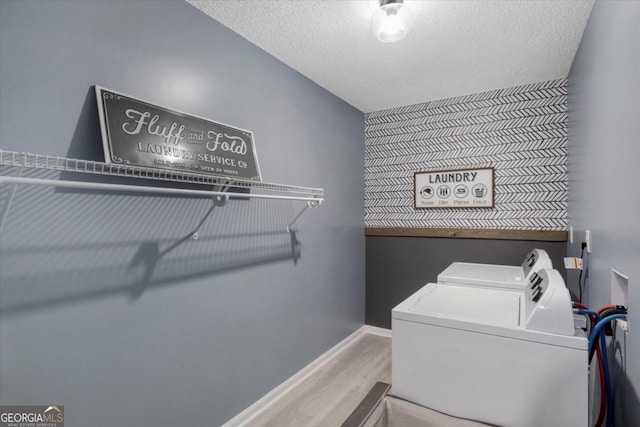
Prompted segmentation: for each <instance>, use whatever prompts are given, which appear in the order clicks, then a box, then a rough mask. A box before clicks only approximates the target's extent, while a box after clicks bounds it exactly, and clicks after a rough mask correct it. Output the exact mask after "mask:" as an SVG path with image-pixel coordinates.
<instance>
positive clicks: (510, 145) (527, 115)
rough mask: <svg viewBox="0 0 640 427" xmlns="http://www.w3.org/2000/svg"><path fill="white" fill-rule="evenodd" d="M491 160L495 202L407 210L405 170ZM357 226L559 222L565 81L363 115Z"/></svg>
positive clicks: (563, 195) (529, 226)
mask: <svg viewBox="0 0 640 427" xmlns="http://www.w3.org/2000/svg"><path fill="white" fill-rule="evenodd" d="M487 166H493V167H494V168H495V209H414V207H413V173H414V172H417V171H430V170H442V169H467V168H479V167H487ZM365 225H366V227H408V228H475V229H507V230H553V231H563V230H566V229H567V80H566V79H559V80H550V81H546V82H541V83H534V84H529V85H525V86H517V87H513V88H508V89H501V90H495V91H491V92H483V93H478V94H474V95H469V96H462V97H458V98H449V99H443V100H439V101H433V102H427V103H424V104H416V105H410V106H407V107H400V108H393V109H389V110H383V111H377V112H373V113H368V114H366V115H365Z"/></svg>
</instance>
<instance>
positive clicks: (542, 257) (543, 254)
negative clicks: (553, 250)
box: [522, 249, 553, 280]
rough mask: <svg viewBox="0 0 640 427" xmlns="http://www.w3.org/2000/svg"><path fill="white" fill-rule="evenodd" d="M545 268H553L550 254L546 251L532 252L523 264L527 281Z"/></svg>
mask: <svg viewBox="0 0 640 427" xmlns="http://www.w3.org/2000/svg"><path fill="white" fill-rule="evenodd" d="M543 268H553V264H552V263H551V258H549V254H547V251H545V250H544V249H534V250H532V251H531V252H529V253H528V254H527V256H526V257H525V258H524V261H523V262H522V272H523V274H524V277H525V279H527V280H529V279H530V278H531V276H533V275H534V274H535V273H536V272H537V271H539V270H541V269H543Z"/></svg>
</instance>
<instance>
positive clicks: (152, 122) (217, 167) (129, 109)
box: [95, 85, 262, 181]
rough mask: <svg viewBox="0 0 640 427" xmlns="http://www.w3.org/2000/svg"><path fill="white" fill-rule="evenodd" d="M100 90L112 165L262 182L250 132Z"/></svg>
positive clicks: (106, 150) (105, 141) (106, 153)
mask: <svg viewBox="0 0 640 427" xmlns="http://www.w3.org/2000/svg"><path fill="white" fill-rule="evenodd" d="M95 88H96V98H97V101H98V114H99V116H100V128H101V131H102V143H103V147H104V156H105V161H106V162H107V163H122V164H130V165H137V166H147V167H153V168H162V169H172V170H179V171H185V172H195V173H205V174H211V175H219V176H225V177H234V178H245V179H250V180H254V181H261V180H262V178H261V175H260V167H259V165H258V157H257V155H256V149H255V145H254V141H253V133H252V132H251V131H248V130H244V129H240V128H236V127H232V126H229V125H225V124H223V123H218V122H214V121H212V120H208V119H205V118H202V117H198V116H194V115H191V114H186V113H183V112H181V111H177V110H173V109H170V108H166V107H161V106H159V105H156V104H152V103H150V102H147V101H144V100H142V99H138V98H134V97H132V96H129V95H125V94H123V93H120V92H116V91H114V90H111V89H106V88H104V87H101V86H97V85H96V87H95Z"/></svg>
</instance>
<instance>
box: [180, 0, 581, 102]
mask: <svg viewBox="0 0 640 427" xmlns="http://www.w3.org/2000/svg"><path fill="white" fill-rule="evenodd" d="M187 1H188V2H189V3H191V4H193V5H194V6H196V7H197V8H199V9H201V10H202V11H204V12H205V13H207V14H208V15H210V16H211V17H213V18H214V19H216V20H217V21H219V22H221V23H222V24H223V25H225V26H227V27H229V28H230V29H231V30H233V31H235V32H236V33H238V34H240V35H241V36H242V37H244V38H246V39H247V40H249V41H250V42H252V43H253V44H255V45H257V46H259V47H260V48H262V49H264V50H265V51H267V52H268V53H270V54H271V55H273V56H275V57H276V58H278V59H280V60H281V61H282V62H284V63H285V64H287V65H289V66H290V67H292V68H293V69H295V70H297V71H299V72H300V73H302V74H304V75H306V76H307V77H308V78H310V79H311V80H313V81H314V82H316V83H317V84H319V85H320V86H322V87H324V88H326V89H327V90H328V91H330V92H332V93H333V94H335V95H337V96H338V97H340V98H342V99H343V100H345V101H346V102H348V103H349V104H351V105H353V106H355V107H356V108H358V109H359V110H361V111H363V112H371V111H377V110H383V109H387V108H392V107H399V106H404V105H411V104H416V103H420V102H425V101H430V100H435V99H442V98H450V97H454V96H459V95H468V94H472V93H477V92H483V91H487V90H493V89H500V88H505V87H510V86H517V85H521V84H526V83H533V82H539V81H543V80H550V79H556V78H562V77H566V76H567V75H568V73H569V68H570V67H571V62H572V61H573V57H574V55H575V52H576V50H577V48H578V45H579V43H580V38H581V37H582V33H583V31H584V28H585V26H586V23H587V19H588V17H589V13H590V12H591V7H592V6H593V1H592V0H566V1H565V0H555V1H552V0H548V1H537V0H519V1H517V0H503V1H489V0H475V1H470V0H469V1H451V0H449V1H421V0H413V1H412V0H405V4H406V5H407V6H409V7H411V8H412V12H413V13H414V16H415V24H414V27H413V29H412V30H411V32H410V33H409V34H408V35H407V37H406V38H404V39H403V40H401V41H399V42H396V43H381V42H379V41H378V40H377V39H376V38H375V37H374V36H373V35H372V33H371V29H370V21H371V15H372V14H373V12H374V11H375V9H376V8H377V5H378V1H377V0H359V1H349V0H187Z"/></svg>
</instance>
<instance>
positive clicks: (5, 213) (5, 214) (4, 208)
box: [0, 166, 24, 233]
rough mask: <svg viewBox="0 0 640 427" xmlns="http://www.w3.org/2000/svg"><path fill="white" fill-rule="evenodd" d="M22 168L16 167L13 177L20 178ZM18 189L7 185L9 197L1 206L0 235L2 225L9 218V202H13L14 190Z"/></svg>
mask: <svg viewBox="0 0 640 427" xmlns="http://www.w3.org/2000/svg"><path fill="white" fill-rule="evenodd" d="M23 170H24V168H23V167H22V166H18V167H16V174H15V176H16V177H18V178H20V177H21V176H22V171H23ZM17 188H18V184H17V183H14V184H9V196H8V197H7V201H6V202H5V203H4V205H3V206H2V212H1V213H0V233H1V232H2V228H3V227H4V223H5V221H6V220H7V217H8V216H9V209H10V208H11V202H13V196H15V194H16V189H17Z"/></svg>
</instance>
